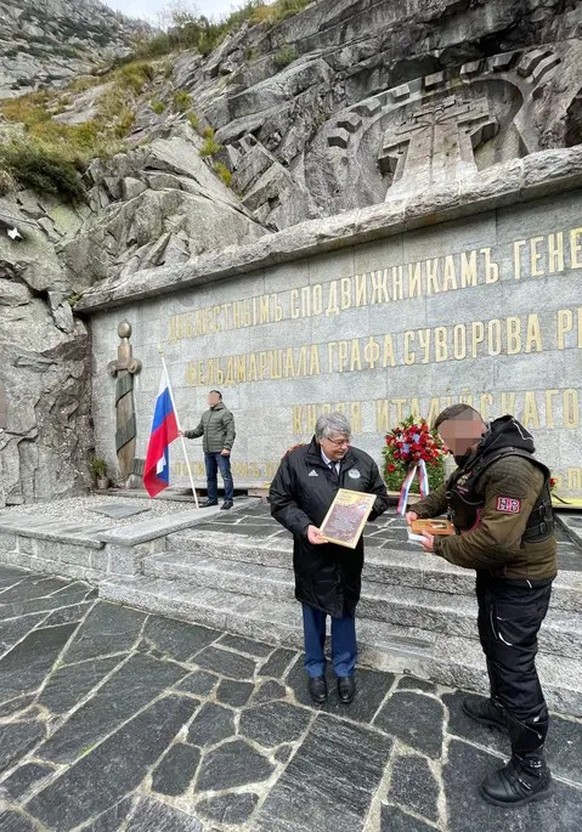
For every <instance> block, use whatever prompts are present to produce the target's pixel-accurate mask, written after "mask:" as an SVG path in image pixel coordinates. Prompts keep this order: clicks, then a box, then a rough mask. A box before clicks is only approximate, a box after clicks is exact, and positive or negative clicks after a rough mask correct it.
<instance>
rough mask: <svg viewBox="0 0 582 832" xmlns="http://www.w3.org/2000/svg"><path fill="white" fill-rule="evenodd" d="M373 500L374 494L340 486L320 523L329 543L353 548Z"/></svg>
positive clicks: (374, 500) (362, 529) (374, 498)
mask: <svg viewBox="0 0 582 832" xmlns="http://www.w3.org/2000/svg"><path fill="white" fill-rule="evenodd" d="M375 502H376V495H375V494H366V492H365V491H351V490H350V489H348V488H340V489H339V490H338V492H337V494H336V495H335V499H334V501H333V503H332V504H331V506H330V507H329V511H328V512H327V514H326V515H325V519H324V521H323V523H322V524H321V532H322V534H324V535H325V536H326V537H327V539H328V540H329V542H330V543H336V544H337V545H338V546H345V547H346V548H347V549H355V548H356V546H357V545H358V541H359V539H360V537H361V536H362V532H363V531H364V526H365V524H366V520H367V519H368V517H369V516H370V512H371V511H372V506H373V505H374V503H375Z"/></svg>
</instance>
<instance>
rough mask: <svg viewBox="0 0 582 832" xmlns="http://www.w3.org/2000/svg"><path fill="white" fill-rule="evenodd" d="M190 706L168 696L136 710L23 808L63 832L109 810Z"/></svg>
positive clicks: (155, 756) (132, 784) (136, 782)
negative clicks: (134, 713)
mask: <svg viewBox="0 0 582 832" xmlns="http://www.w3.org/2000/svg"><path fill="white" fill-rule="evenodd" d="M192 705H193V702H192V700H191V699H188V698H184V697H179V696H169V697H164V698H163V699H161V700H159V701H158V702H156V703H154V704H153V705H151V706H150V707H149V708H147V709H146V710H145V711H143V712H141V713H138V714H137V716H134V717H133V719H131V720H130V721H129V722H127V723H126V724H125V725H124V726H123V727H121V728H120V729H119V730H118V731H116V732H115V733H114V734H113V735H112V736H110V737H109V738H108V739H107V740H105V741H104V742H102V743H100V744H99V745H97V747H96V748H94V749H93V750H90V751H89V752H88V753H86V754H85V755H84V756H83V757H82V758H81V759H80V760H79V761H78V762H77V763H76V764H75V765H72V766H70V767H69V768H67V769H66V771H64V772H63V773H62V774H61V775H60V776H58V777H57V778H56V779H55V780H54V781H53V782H51V783H49V785H48V786H45V788H44V789H41V791H40V792H38V794H37V795H36V796H35V797H33V798H32V799H31V800H30V801H28V802H27V803H26V804H25V805H26V808H27V811H28V812H29V813H30V814H31V815H32V816H33V817H35V818H37V819H38V820H40V821H41V823H44V824H45V825H46V826H48V827H49V828H50V827H56V828H58V829H59V831H60V832H68V831H69V830H70V829H74V828H75V826H78V825H80V824H81V823H84V822H86V821H89V820H91V818H92V817H93V816H94V815H96V814H97V813H98V812H102V811H104V810H105V809H108V808H110V806H113V805H114V804H115V803H116V802H118V801H119V800H120V798H121V797H123V796H125V795H126V794H127V793H128V792H129V791H130V790H132V789H135V788H137V786H138V785H139V784H140V783H141V781H142V780H143V778H144V777H145V775H146V773H147V771H148V769H149V768H150V766H151V765H152V764H153V763H154V762H155V761H156V760H157V759H158V757H159V756H160V755H161V754H162V753H163V752H164V750H165V749H166V748H167V747H168V746H169V745H170V743H171V742H172V740H173V739H174V737H175V736H176V734H177V733H178V732H179V731H180V728H181V727H182V725H183V724H184V722H185V721H186V720H187V719H188V717H189V716H190V714H191V712H192ZM137 828H139V827H137ZM142 832H143V830H142Z"/></svg>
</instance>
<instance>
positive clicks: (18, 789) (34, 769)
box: [0, 763, 55, 800]
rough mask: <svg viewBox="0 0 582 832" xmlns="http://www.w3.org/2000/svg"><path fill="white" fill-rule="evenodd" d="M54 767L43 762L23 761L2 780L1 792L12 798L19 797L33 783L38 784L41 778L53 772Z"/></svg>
mask: <svg viewBox="0 0 582 832" xmlns="http://www.w3.org/2000/svg"><path fill="white" fill-rule="evenodd" d="M54 772H55V769H54V768H53V767H52V766H49V765H45V764H44V763H25V764H24V765H22V766H19V767H18V768H16V769H15V770H14V772H13V773H12V774H11V775H10V776H9V777H7V778H6V780H4V781H3V782H2V785H1V786H0V789H1V792H0V793H1V794H3V795H7V796H8V797H9V798H11V799H12V800H15V799H16V798H19V797H21V796H22V795H24V794H26V792H27V791H28V790H29V789H30V788H31V786H33V785H38V783H39V782H40V781H41V780H44V779H45V778H46V777H49V776H50V775H51V774H54Z"/></svg>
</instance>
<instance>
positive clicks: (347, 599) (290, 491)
mask: <svg viewBox="0 0 582 832" xmlns="http://www.w3.org/2000/svg"><path fill="white" fill-rule="evenodd" d="M350 442H351V428H350V424H349V422H348V420H347V419H346V418H345V416H343V415H342V414H341V413H332V414H330V415H325V416H320V417H319V419H318V420H317V424H316V426H315V436H314V437H313V439H312V440H311V443H310V444H309V445H304V446H301V447H299V448H296V449H292V450H291V451H289V452H288V453H287V454H286V455H285V457H283V460H282V461H281V464H280V466H279V470H278V471H277V473H276V475H275V478H274V479H273V482H272V484H271V490H270V495H269V496H270V501H271V514H272V515H273V517H274V518H275V519H276V520H278V521H279V523H281V525H283V526H285V528H286V529H288V530H289V531H290V532H291V533H292V534H293V568H294V570H295V597H296V598H297V600H298V601H300V602H301V603H302V605H303V631H304V638H305V669H306V671H307V674H308V677H309V692H310V694H311V698H312V699H313V701H314V702H316V703H317V704H322V703H323V702H325V700H326V699H327V684H326V680H325V654H324V644H325V625H326V617H327V616H328V615H330V616H331V652H332V660H333V668H334V671H335V674H336V676H337V685H338V695H339V699H340V702H343V703H345V704H348V703H349V702H351V701H352V699H353V698H354V694H355V690H356V688H355V683H354V668H355V665H356V655H357V646H356V628H355V619H354V616H355V611H356V604H357V603H358V600H359V598H360V586H361V575H362V567H363V563H364V545H363V541H362V540H360V541H359V543H358V546H357V548H356V549H355V550H353V549H347V548H345V547H342V546H337V545H335V544H332V543H328V542H327V540H326V539H325V537H324V536H323V534H322V533H321V531H320V530H319V526H320V524H321V523H322V522H323V519H324V517H325V515H326V513H327V511H328V509H329V507H330V505H331V503H332V502H333V499H334V497H335V495H336V493H337V491H338V489H339V488H349V489H351V490H353V491H364V492H367V493H371V494H377V495H378V496H377V499H376V502H375V503H374V507H373V510H372V513H371V515H370V519H374V518H375V517H378V516H379V515H380V514H382V513H383V512H384V511H386V508H387V507H388V495H387V494H386V487H385V485H384V482H383V481H382V478H381V476H380V472H379V470H378V466H377V465H376V463H375V462H374V460H373V459H372V457H370V456H369V455H368V454H367V453H365V452H364V451H360V450H358V449H357V448H353V447H351V445H350Z"/></svg>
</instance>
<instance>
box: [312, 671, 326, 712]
mask: <svg viewBox="0 0 582 832" xmlns="http://www.w3.org/2000/svg"><path fill="white" fill-rule="evenodd" d="M309 695H310V696H311V698H312V699H313V701H314V702H315V704H316V705H323V703H324V702H325V700H326V699H327V682H326V681H325V676H310V677H309Z"/></svg>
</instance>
